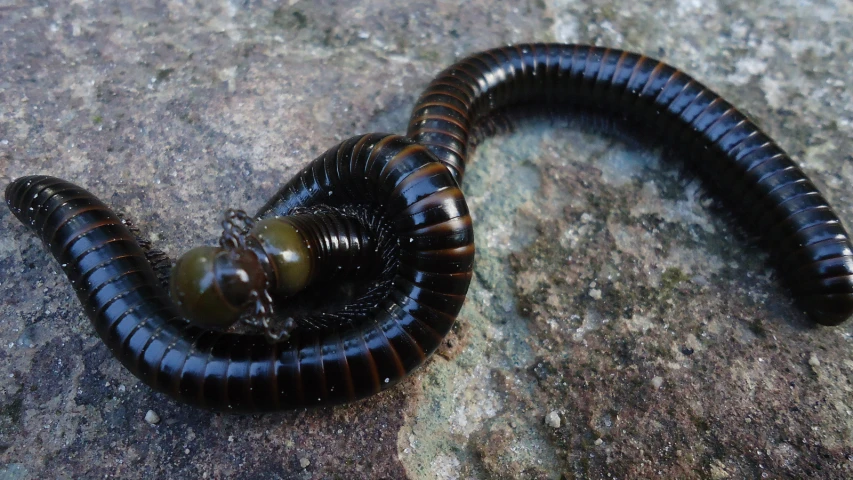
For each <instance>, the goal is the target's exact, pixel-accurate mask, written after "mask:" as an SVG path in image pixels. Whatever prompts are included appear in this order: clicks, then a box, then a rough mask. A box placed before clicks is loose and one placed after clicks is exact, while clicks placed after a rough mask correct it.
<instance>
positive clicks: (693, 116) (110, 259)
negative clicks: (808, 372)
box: [5, 44, 853, 412]
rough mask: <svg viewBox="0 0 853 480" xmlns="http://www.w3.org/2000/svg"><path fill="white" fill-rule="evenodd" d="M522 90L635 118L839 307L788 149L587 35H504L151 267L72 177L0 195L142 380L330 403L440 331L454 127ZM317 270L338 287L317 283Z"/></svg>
mask: <svg viewBox="0 0 853 480" xmlns="http://www.w3.org/2000/svg"><path fill="white" fill-rule="evenodd" d="M530 105H546V106H548V107H549V108H553V107H554V106H558V107H559V108H563V107H565V108H566V109H567V110H568V109H572V108H583V109H589V110H592V111H596V112H601V113H603V114H609V115H616V116H619V117H622V118H625V119H627V120H629V121H631V122H632V123H636V124H638V125H646V126H652V127H653V128H652V129H650V130H653V131H654V132H657V135H656V136H657V137H660V139H662V140H667V141H670V142H672V143H674V144H677V145H679V147H680V148H683V149H684V151H685V152H686V154H685V155H684V157H685V158H686V160H685V167H686V168H687V169H689V170H690V171H693V172H695V173H696V175H697V176H698V178H699V179H701V181H702V182H703V184H704V185H705V186H706V187H707V188H708V189H709V191H712V192H714V193H715V194H716V195H718V196H719V198H720V199H721V200H722V201H723V204H724V205H727V206H728V207H729V208H730V209H731V210H732V211H733V213H734V217H735V218H736V219H737V220H739V221H740V222H741V225H743V226H745V227H747V228H749V229H750V230H752V231H755V232H757V234H758V237H759V241H760V243H761V245H762V246H763V247H764V248H765V249H766V250H767V251H768V252H769V253H770V256H771V260H772V262H773V263H774V266H775V267H776V269H777V271H778V272H779V276H780V278H781V280H782V282H783V283H784V284H785V285H786V287H787V288H788V289H789V291H790V292H791V294H792V296H793V297H794V299H795V301H796V302H797V304H798V305H799V306H800V307H801V308H802V310H804V311H805V312H806V313H807V315H808V317H809V318H810V319H811V320H812V321H814V322H816V323H819V324H823V325H838V324H840V323H842V322H843V321H845V320H846V319H847V318H848V317H849V316H850V315H851V314H853V246H851V242H850V237H849V235H848V233H847V232H846V231H845V229H844V227H843V226H842V224H841V221H840V220H839V218H838V216H837V215H836V214H835V212H834V211H833V210H832V208H831V207H830V205H829V204H828V202H827V201H826V200H825V199H824V197H823V196H822V195H821V194H820V192H819V191H818V190H817V188H816V187H815V186H814V185H813V183H812V182H811V181H810V180H809V179H808V177H807V176H806V175H805V174H804V173H803V171H802V170H801V169H800V168H799V167H798V166H797V165H796V164H795V163H794V162H793V160H792V159H791V158H790V157H789V156H788V155H787V154H786V153H785V152H784V151H783V150H782V149H781V148H780V147H779V146H778V145H777V144H776V143H775V142H774V141H773V140H772V139H770V138H769V137H768V136H767V135H766V134H764V133H763V132H762V131H761V130H760V129H759V128H758V127H757V126H756V125H755V123H753V122H752V121H751V120H750V119H749V118H747V116H746V115H744V114H743V113H741V112H740V111H738V110H737V109H736V108H735V107H733V106H732V105H731V104H730V103H729V102H727V101H726V100H724V99H723V98H722V97H720V96H719V95H717V94H716V93H714V92H712V91H711V90H710V89H708V88H707V87H705V86H704V85H702V84H701V83H699V82H698V81H696V80H694V79H693V78H691V77H690V76H689V75H687V74H685V73H684V72H682V71H680V70H678V69H676V68H674V67H671V66H669V65H667V64H665V63H663V62H661V61H658V60H654V59H652V58H649V57H646V56H644V55H640V54H635V53H630V52H625V51H620V50H616V49H609V48H602V47H596V46H588V45H565V44H522V45H514V46H507V47H503V48H497V49H493V50H488V51H484V52H480V53H477V54H474V55H471V56H469V57H467V58H465V59H463V60H461V61H459V62H457V63H456V64H454V65H452V66H450V67H449V68H447V69H445V70H444V71H442V72H441V73H440V74H439V75H438V76H437V77H436V78H435V79H434V80H432V82H431V83H430V84H429V85H428V86H427V88H426V90H425V91H424V92H423V93H422V95H421V96H420V98H419V100H418V102H417V104H416V106H415V107H414V109H413V112H412V115H411V120H410V122H409V125H408V131H407V134H406V136H399V135H393V134H378V133H371V134H365V135H360V136H356V137H352V138H350V139H348V140H345V141H343V142H342V143H340V144H339V145H337V146H334V147H332V148H331V149H329V150H328V151H326V152H325V153H323V154H322V155H320V156H319V157H318V158H317V159H315V160H314V161H312V162H311V163H309V164H308V165H307V166H306V167H305V168H304V169H302V170H301V171H300V172H299V173H298V174H297V175H296V176H295V177H294V178H293V179H291V180H290V181H288V182H287V183H286V184H285V185H284V186H283V187H281V189H280V190H279V191H278V192H277V193H276V194H275V195H274V196H273V197H272V198H271V199H270V200H269V201H268V202H267V203H266V204H265V205H264V206H263V207H262V208H261V209H260V210H259V211H258V212H257V213H256V214H255V215H253V216H252V215H247V214H245V213H244V212H241V211H238V210H231V211H229V212H227V213H226V216H225V219H224V220H223V221H222V225H223V233H222V236H221V238H220V239H219V245H218V246H208V247H198V248H195V249H192V250H190V251H189V252H188V253H187V254H185V255H184V256H183V257H181V258H180V259H179V260H178V261H177V263H176V264H175V265H174V267H173V268H172V269H171V277H170V278H168V279H167V278H165V277H164V276H163V275H159V274H158V272H157V271H156V269H155V265H153V264H152V255H151V249H150V246H149V245H148V244H147V243H145V242H142V241H140V240H139V238H138V237H137V234H136V232H135V231H133V230H132V229H131V228H129V227H128V225H126V223H125V222H124V220H123V219H122V218H121V217H120V216H118V215H117V214H116V213H114V212H113V211H112V210H110V208H109V207H107V206H106V205H105V204H104V203H103V202H101V201H100V200H98V199H97V198H96V197H95V196H94V195H92V194H91V193H89V192H87V191H86V190H84V189H83V188H81V187H78V186H76V185H74V184H72V183H69V182H66V181H64V180H60V179H57V178H53V177H48V176H27V177H23V178H19V179H16V180H14V181H13V182H12V183H10V184H9V185H8V186H7V187H6V195H5V196H6V203H7V205H8V206H9V208H10V209H11V211H12V212H13V214H14V215H15V216H16V217H17V218H18V219H19V220H20V221H21V222H22V223H23V224H24V225H26V226H28V227H29V228H30V229H32V230H33V231H34V232H35V233H36V234H37V235H38V236H39V237H40V238H41V240H42V241H43V242H44V244H45V245H46V247H47V248H48V249H49V250H50V252H51V254H52V255H53V256H54V257H55V258H56V260H57V261H58V262H59V264H61V266H62V269H63V271H64V273H65V274H66V275H67V277H68V278H69V280H70V281H71V283H72V285H73V287H74V290H75V291H76V293H77V296H78V298H79V299H80V301H81V303H82V305H83V308H84V309H85V311H86V314H87V315H88V317H89V318H90V320H91V322H92V324H93V325H94V327H95V331H96V332H97V334H98V335H99V336H100V338H101V339H102V340H103V342H104V343H105V344H106V345H107V347H108V348H109V349H110V350H111V352H112V353H113V355H114V356H115V357H116V358H118V359H119V361H121V363H122V364H123V365H124V366H125V367H126V368H127V369H128V370H130V371H131V372H132V373H133V374H134V375H135V376H137V377H138V378H139V379H141V380H142V381H143V382H144V383H145V384H147V385H148V386H150V387H151V388H152V389H154V390H157V391H160V392H164V393H166V394H167V395H169V396H170V397H172V398H174V399H176V400H178V401H181V402H185V403H189V404H192V405H195V406H198V407H202V408H208V409H213V410H219V411H234V412H265V411H275V410H282V409H289V408H300V407H311V406H324V405H334V404H340V403H345V402H350V401H354V400H357V399H361V398H364V397H367V396H370V395H373V394H375V393H378V392H380V391H383V390H385V389H387V388H389V387H391V386H392V385H394V384H395V383H397V382H399V381H400V380H401V379H402V378H404V377H405V376H406V375H408V374H409V373H410V372H412V371H413V370H414V369H416V368H417V367H418V366H420V365H422V364H423V363H424V361H425V360H426V359H428V358H429V357H430V355H431V354H432V353H433V352H434V351H435V350H436V348H437V347H438V346H439V345H440V344H441V342H442V341H443V339H444V337H445V336H446V335H447V333H448V332H449V331H450V329H451V328H452V326H453V324H454V322H455V320H456V317H457V315H458V313H459V310H460V308H461V307H462V304H463V302H464V300H465V295H466V293H467V290H468V286H469V284H470V281H471V278H472V271H473V264H474V230H473V224H472V220H471V217H470V215H469V211H468V207H467V204H466V201H465V197H464V195H463V193H462V191H461V190H460V186H459V185H460V184H461V182H462V179H463V176H464V172H465V164H466V161H467V158H468V153H469V151H470V148H471V145H469V142H470V140H471V138H470V137H471V135H470V132H471V129H472V127H473V126H474V125H476V124H477V122H479V121H481V120H482V119H484V118H487V117H488V116H489V115H491V114H493V113H494V112H497V111H501V110H504V109H509V108H512V107H524V106H530ZM335 285H336V286H337V287H334V288H338V289H339V293H340V298H344V299H346V301H343V302H334V301H331V300H329V298H330V297H331V295H329V294H326V293H324V292H325V289H327V288H333V286H335ZM234 324H239V325H238V326H236V327H232V325H234Z"/></svg>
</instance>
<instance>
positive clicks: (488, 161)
mask: <svg viewBox="0 0 853 480" xmlns="http://www.w3.org/2000/svg"><path fill="white" fill-rule="evenodd" d="M56 3H57V5H53V4H51V5H49V6H48V5H47V4H46V3H45V4H41V3H40V4H39V5H40V6H32V5H30V2H23V1H20V0H19V1H18V2H15V1H14V0H12V1H11V2H10V1H8V0H7V1H0V29H2V42H0V183H3V184H5V183H6V182H7V181H9V180H10V179H12V178H14V177H17V176H20V175H25V174H32V173H48V174H51V175H55V176H60V177H64V178H67V179H69V180H72V181H75V182H77V183H79V184H82V185H85V186H87V187H88V188H89V189H90V190H92V191H93V192H96V193H97V194H98V195H100V196H101V197H102V198H104V199H105V200H106V201H107V202H108V203H109V204H111V205H112V206H113V207H115V208H116V209H117V210H119V211H122V212H125V213H127V214H128V215H130V216H131V217H132V218H133V219H134V220H135V222H136V224H137V225H138V226H139V227H140V228H141V229H142V230H143V231H144V232H145V233H147V234H148V235H149V236H150V237H151V238H152V239H153V240H154V241H155V243H156V244H157V246H158V247H160V248H162V249H164V250H166V251H167V252H169V253H170V254H172V255H176V254H178V253H180V252H181V251H183V250H185V249H187V248H189V247H190V246H192V245H195V244H200V243H204V242H210V241H212V240H213V239H215V238H216V236H217V234H218V232H217V230H218V227H217V222H216V219H217V216H218V215H219V212H222V211H223V210H224V209H226V208H228V207H243V208H245V209H247V210H253V209H256V208H257V207H259V206H260V205H261V204H262V203H263V202H264V199H265V198H266V197H267V196H269V195H271V194H272V193H273V192H274V191H275V190H276V188H277V186H278V185H279V184H280V183H281V182H282V181H283V180H284V179H286V178H288V177H289V176H290V175H291V174H292V173H293V172H294V171H296V170H297V169H298V168H299V167H300V165H302V164H304V163H305V162H306V161H308V160H309V159H311V158H313V157H314V156H316V155H317V154H319V153H320V152H322V151H323V150H325V149H326V148H328V147H330V146H332V145H333V144H335V143H337V142H338V141H339V140H341V139H343V138H346V137H348V136H350V135H352V134H356V133H362V132H368V131H392V132H401V133H402V132H403V130H404V127H405V124H406V120H407V117H408V113H409V109H410V108H411V106H412V105H413V102H414V101H415V99H416V97H417V95H418V94H419V92H420V90H421V88H423V86H424V85H425V84H426V83H427V82H428V81H429V79H430V78H431V77H432V76H433V75H434V74H435V73H437V72H438V71H439V70H440V69H441V68H443V67H445V66H447V65H448V64H450V63H451V62H452V61H454V60H455V59H457V58H458V57H459V56H461V55H464V54H465V53H469V52H472V51H476V50H480V49H484V48H488V47H492V46H495V45H500V44H506V43H510V42H518V41H530V40H550V41H572V42H593V43H596V44H601V45H609V46H614V47H620V48H625V49H630V50H636V51H640V52H643V53H646V54H649V55H652V56H656V57H660V58H662V59H664V60H667V61H668V62H670V63H672V64H674V65H677V66H679V67H682V68H684V69H685V70H687V71H688V72H690V73H692V74H693V75H695V76H696V77H698V78H699V79H701V80H702V81H703V82H704V83H706V84H708V85H710V86H712V87H713V88H714V89H715V90H717V91H719V92H720V93H721V94H723V96H725V97H726V98H729V99H730V100H732V101H733V102H734V103H735V104H736V105H738V106H740V107H742V108H743V109H744V110H745V111H746V112H749V114H750V115H751V116H753V117H754V118H755V119H757V121H758V122H759V123H760V124H761V125H762V127H763V128H765V129H766V130H767V131H768V133H769V134H770V135H771V136H772V137H774V138H776V139H777V140H779V142H780V143H781V145H782V146H783V147H784V148H786V149H787V150H788V151H789V153H791V154H792V155H793V156H794V157H795V158H798V159H800V160H801V162H802V165H803V168H804V169H805V170H806V172H807V173H808V174H809V175H811V176H812V177H813V178H814V180H815V182H816V183H817V184H818V186H819V187H820V188H821V189H822V191H823V192H824V194H825V195H826V196H827V197H828V199H829V200H830V202H831V203H832V204H833V205H834V206H835V207H836V209H837V211H838V212H839V214H840V215H841V217H842V218H843V219H844V221H845V222H846V223H847V224H848V225H851V224H853V189H851V185H853V161H852V160H853V157H851V155H850V152H851V151H853V143H851V140H850V139H851V138H853V123H851V122H853V86H851V84H850V83H849V79H850V78H853V27H851V23H850V22H849V19H850V18H852V17H853V7H851V3H850V2H848V1H847V0H834V1H833V0H827V1H825V2H808V1H798V2H793V1H782V2H778V1H771V0H761V1H757V2H735V1H730V0H725V1H710V2H701V1H698V0H672V1H656V0H641V1H637V2H631V6H630V7H627V6H624V5H619V2H613V1H610V0H605V1H602V2H583V1H580V0H534V1H529V2H483V1H478V0H473V1H469V2H461V3H459V4H456V3H451V2H422V1H415V2H407V3H400V2H390V1H380V2H375V3H373V4H364V5H353V4H352V3H351V2H308V1H304V0H303V1H299V0H290V1H287V2H270V1H252V2H242V1H230V2H229V1H213V2H194V3H185V2H177V1H163V2H156V3H155V2H152V3H151V4H149V5H147V6H146V5H139V2H132V1H129V0H112V1H108V2H95V1H88V0H79V1H75V2H56ZM592 3H594V4H595V5H596V6H594V7H592V6H590V4H592ZM630 138H631V137H630V136H628V137H625V136H618V135H617V136H613V135H609V136H608V135H601V134H597V133H595V134H593V133H589V132H587V131H586V130H585V129H582V128H577V127H572V128H567V129H566V128H551V126H550V125H546V124H544V123H542V122H539V123H536V122H534V123H532V124H530V125H529V126H522V127H520V128H519V129H518V131H517V132H516V133H514V134H512V135H500V136H498V137H496V138H495V139H492V140H489V141H486V142H484V143H483V144H482V145H481V146H480V148H479V149H478V151H477V153H476V154H475V159H474V162H473V164H472V166H471V168H470V170H469V173H468V176H467V178H466V181H465V185H464V189H465V191H466V193H467V195H468V199H469V202H470V205H471V207H472V209H473V211H474V214H475V221H476V223H475V226H476V233H477V241H478V263H477V275H476V279H475V282H474V284H473V286H472V289H471V292H470V294H469V299H468V301H467V303H466V306H465V308H464V310H463V312H462V314H461V316H460V321H459V323H458V327H457V328H456V329H455V331H454V333H453V334H452V335H451V337H450V339H449V340H448V342H447V345H446V346H445V347H444V348H443V349H442V350H441V351H440V352H439V355H436V356H435V357H434V359H433V360H432V361H431V362H429V364H428V365H427V366H426V367H425V368H423V369H421V370H420V371H419V372H418V374H416V375H414V376H413V377H411V378H410V379H409V380H407V381H405V382H404V383H403V384H402V385H401V386H400V387H399V388H396V389H394V390H393V391H390V392H388V393H385V394H382V395H380V396H378V397H376V398H374V399H371V400H370V401H367V402H364V403H360V404H356V405H352V406H346V407H340V408H335V409H323V410H313V411H298V412H286V413H281V414H277V415H265V416H223V415H216V414H211V413H208V412H203V411H198V410H194V409H192V408H189V407H185V406H183V405H178V404H175V403H173V402H171V401H170V400H169V399H167V398H165V397H163V396H161V395H158V394H154V393H152V392H151V391H149V390H148V389H147V388H146V387H144V386H142V385H141V384H140V383H139V382H138V381H137V380H136V379H135V378H134V377H133V376H131V375H130V374H129V373H127V372H126V371H125V370H124V369H123V368H122V367H121V366H120V365H119V364H118V363H117V362H116V361H114V360H113V359H112V357H111V356H110V354H109V353H108V352H107V351H106V348H104V347H103V346H102V345H101V343H100V342H99V340H98V339H97V337H96V336H95V334H94V332H93V331H92V329H91V327H90V326H89V324H88V321H87V320H86V318H85V316H84V314H83V312H82V311H81V309H80V307H79V304H78V303H77V301H76V298H75V297H74V296H73V294H72V291H71V288H70V286H69V283H68V281H67V280H66V279H65V278H64V277H63V276H62V275H61V274H60V271H59V268H58V266H57V265H56V264H55V262H54V261H53V260H52V259H50V258H49V257H48V255H47V254H46V252H45V250H44V249H43V248H42V246H41V245H40V243H39V241H38V240H36V239H35V238H34V237H33V236H32V235H31V234H30V233H29V232H27V231H26V230H25V228H24V227H23V226H21V225H19V224H18V223H17V222H16V221H15V219H14V218H13V217H12V216H11V214H10V213H9V212H8V211H6V210H5V209H0V232H2V234H0V378H2V381H0V478H3V479H6V478H9V479H23V478H47V477H50V478H110V477H120V478H230V477H235V476H239V477H240V478H287V479H291V478H293V479H303V478H304V479H311V478H348V479H349V478H395V479H396V478H413V479H454V478H526V479H556V478H567V479H569V478H596V479H597V478H640V477H642V478H650V477H661V478H703V479H704V478H712V479H724V478H731V479H736V478H759V477H762V476H764V475H766V476H767V477H768V478H842V477H849V476H851V475H853V414H852V413H851V409H853V385H851V381H850V378H851V375H853V354H851V352H853V349H851V343H853V337H851V333H853V326H851V325H850V324H848V325H846V326H842V327H840V328H834V329H830V328H816V327H812V326H810V325H809V324H807V323H806V321H805V317H804V315H803V314H801V313H800V312H799V311H798V310H797V309H796V308H795V307H794V306H793V305H792V304H791V302H790V300H789V298H788V296H787V294H786V292H785V291H784V290H783V289H782V288H781V287H780V285H779V283H778V282H777V280H776V276H775V274H774V273H773V272H772V271H771V270H769V269H768V268H767V266H766V264H765V261H766V256H764V255H763V254H762V253H761V252H760V251H758V250H757V249H755V248H753V247H750V246H749V243H748V242H747V241H746V240H745V239H744V238H743V236H742V235H740V234H739V233H738V232H737V231H736V230H735V229H733V228H732V227H731V226H730V224H729V223H728V221H727V220H726V219H725V218H723V217H722V216H721V215H720V214H719V213H716V212H715V211H713V210H712V209H710V208H708V207H707V205H706V204H705V203H703V202H702V201H701V200H700V199H701V196H700V195H699V193H697V191H696V188H695V186H694V185H692V184H688V185H687V186H685V182H683V181H681V180H680V179H679V172H678V170H677V169H676V168H674V167H672V166H670V165H669V164H668V163H662V162H661V152H660V150H658V149H654V148H648V147H645V146H644V145H642V144H641V143H637V142H634V141H632V140H631V139H630ZM149 410H152V411H154V412H156V415H157V416H158V417H160V419H161V420H160V422H159V423H154V422H147V421H146V413H147V412H148V411H149ZM149 420H150V418H149Z"/></svg>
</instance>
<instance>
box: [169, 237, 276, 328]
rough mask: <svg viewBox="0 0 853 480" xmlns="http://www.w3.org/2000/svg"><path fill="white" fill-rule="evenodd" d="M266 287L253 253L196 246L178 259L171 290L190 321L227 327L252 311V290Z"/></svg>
mask: <svg viewBox="0 0 853 480" xmlns="http://www.w3.org/2000/svg"><path fill="white" fill-rule="evenodd" d="M258 277H260V278H258ZM265 284H266V279H265V278H264V273H263V269H262V268H261V266H260V264H259V262H258V260H257V257H256V256H255V255H254V253H252V252H248V251H228V250H223V249H222V248H219V247H196V248H193V249H192V250H190V251H189V252H187V253H185V254H184V255H183V256H182V257H181V258H180V259H178V262H177V263H176V264H175V267H174V268H173V269H172V278H171V282H170V288H171V294H172V299H173V300H174V301H175V302H176V303H177V304H178V307H179V308H180V310H181V313H182V314H183V315H184V316H185V317H186V318H187V319H188V320H190V321H191V322H193V323H195V324H197V325H202V326H207V327H220V328H226V327H228V326H230V325H232V324H234V322H236V321H237V320H239V319H240V315H241V314H243V313H244V312H245V311H246V310H247V308H251V305H249V302H250V300H251V298H252V297H251V294H252V292H253V290H258V289H263V288H264V287H265Z"/></svg>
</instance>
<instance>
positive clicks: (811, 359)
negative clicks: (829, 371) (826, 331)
mask: <svg viewBox="0 0 853 480" xmlns="http://www.w3.org/2000/svg"><path fill="white" fill-rule="evenodd" d="M809 365H811V366H812V367H815V368H817V367H819V366H820V360H818V359H817V355H815V354H814V353H813V354H811V356H810V357H809Z"/></svg>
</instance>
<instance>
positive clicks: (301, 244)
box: [250, 218, 314, 296]
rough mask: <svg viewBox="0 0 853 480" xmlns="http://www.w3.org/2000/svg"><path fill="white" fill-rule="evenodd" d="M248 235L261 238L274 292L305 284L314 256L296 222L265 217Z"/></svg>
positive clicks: (286, 292) (293, 290) (290, 290)
mask: <svg viewBox="0 0 853 480" xmlns="http://www.w3.org/2000/svg"><path fill="white" fill-rule="evenodd" d="M250 235H252V236H254V237H255V238H257V239H258V241H260V243H261V245H262V247H263V249H264V253H266V254H267V257H268V258H269V260H270V263H271V264H272V267H273V270H274V271H275V278H276V282H275V285H276V288H275V290H276V293H278V294H281V295H285V296H289V295H293V294H294V293H296V292H298V291H300V290H302V289H304V288H305V287H307V286H308V284H309V283H310V282H311V278H312V269H313V268H314V263H313V258H314V257H312V256H311V250H310V249H309V248H308V243H307V242H306V241H305V238H304V237H303V236H302V233H300V232H299V230H298V229H297V228H296V227H295V226H293V225H292V224H291V223H289V222H288V221H286V220H284V219H283V218H266V219H264V220H261V221H259V222H258V223H257V224H256V225H255V227H254V228H252V230H251V232H250Z"/></svg>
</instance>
